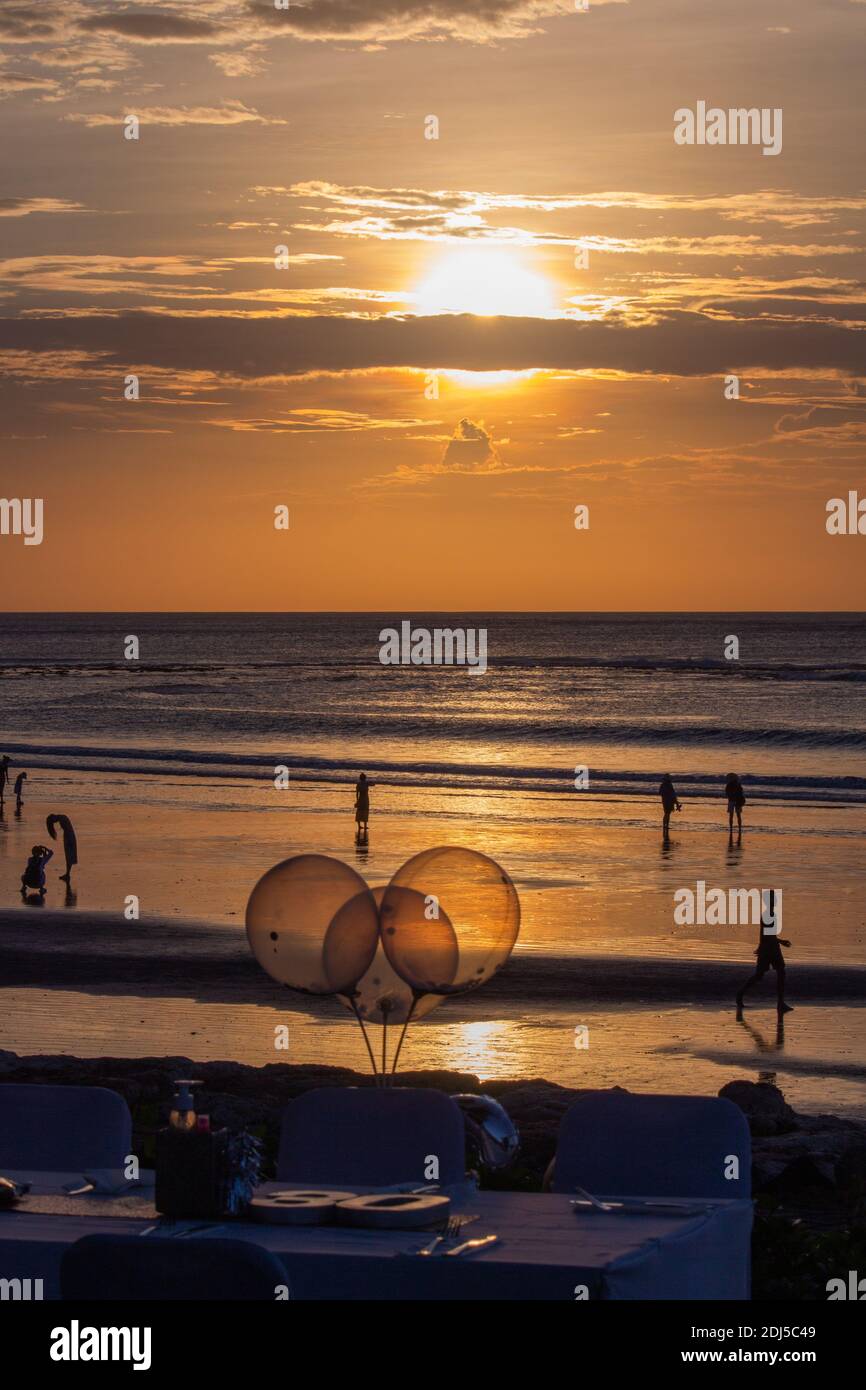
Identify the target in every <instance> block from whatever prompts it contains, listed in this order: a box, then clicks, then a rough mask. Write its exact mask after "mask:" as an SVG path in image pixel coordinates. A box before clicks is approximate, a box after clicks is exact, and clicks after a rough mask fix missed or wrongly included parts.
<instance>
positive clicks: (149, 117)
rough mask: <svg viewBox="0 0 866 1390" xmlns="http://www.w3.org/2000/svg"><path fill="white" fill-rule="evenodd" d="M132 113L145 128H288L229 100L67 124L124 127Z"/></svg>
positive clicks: (83, 117) (79, 118)
mask: <svg viewBox="0 0 866 1390" xmlns="http://www.w3.org/2000/svg"><path fill="white" fill-rule="evenodd" d="M128 114H133V115H135V116H137V117H138V119H139V121H140V122H141V124H142V125H143V126H144V125H166V126H183V125H249V124H254V125H286V122H285V121H284V120H281V119H280V118H279V117H277V116H261V115H260V114H259V112H258V111H256V110H254V108H253V107H251V106H245V105H244V103H243V102H242V101H226V102H224V103H223V105H222V106H145V107H140V108H138V109H136V110H135V111H133V112H132V113H129V112H123V113H122V114H120V115H115V116H109V115H106V114H104V113H97V112H90V113H87V114H75V115H69V116H64V117H63V119H64V120H65V121H75V122H77V123H78V124H80V125H85V126H87V127H88V128H90V129H92V128H94V127H96V126H105V125H110V126H121V125H122V124H123V121H124V117H125V116H126V115H128Z"/></svg>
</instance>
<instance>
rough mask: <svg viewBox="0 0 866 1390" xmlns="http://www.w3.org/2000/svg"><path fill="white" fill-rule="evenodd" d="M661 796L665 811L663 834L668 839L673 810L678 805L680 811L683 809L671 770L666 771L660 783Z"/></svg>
mask: <svg viewBox="0 0 866 1390" xmlns="http://www.w3.org/2000/svg"><path fill="white" fill-rule="evenodd" d="M659 796H660V797H661V799H662V811H663V812H664V816H663V819H662V835H663V836H664V837H665V839H667V838H668V835H669V834H670V828H671V811H673V809H674V807H676V809H677V810H678V811H681V810H682V809H683V808H682V806H681V805H680V803H679V799H678V797H677V793H676V788H675V787H674V784H673V781H672V780H671V774H670V773H669V772H666V773H665V775H664V777H663V778H662V780H661V782H660V784H659Z"/></svg>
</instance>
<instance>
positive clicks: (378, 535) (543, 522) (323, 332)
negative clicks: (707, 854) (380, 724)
mask: <svg viewBox="0 0 866 1390" xmlns="http://www.w3.org/2000/svg"><path fill="white" fill-rule="evenodd" d="M479 15H483V18H479V17H478V16H479ZM864 37H866V4H864V3H862V2H861V0H821V3H816V0H732V3H726V4H723V5H722V4H717V3H710V0H631V2H630V3H616V2H611V3H601V0H591V4H590V8H589V11H588V13H579V12H577V11H576V8H575V4H574V2H573V0H484V3H482V0H308V3H305V4H300V3H297V4H296V3H294V0H293V3H292V4H291V5H290V7H289V8H288V9H287V10H277V9H276V8H275V6H274V4H273V3H272V0H248V3H240V0H199V2H198V3H187V2H185V3H183V4H180V3H178V4H175V5H170V4H168V3H163V2H162V0H160V3H158V4H155V3H150V0H136V3H133V4H128V5H127V4H110V3H85V0H68V2H67V3H64V4H62V5H49V4H46V3H44V2H43V3H30V4H28V3H20V0H0V49H2V57H0V121H2V127H3V145H2V148H3V155H2V166H3V179H2V187H0V450H2V453H0V457H2V475H0V477H2V486H0V493H2V495H3V496H4V497H7V498H11V497H42V498H44V505H45V539H44V542H43V544H42V545H41V546H32V547H25V546H24V545H23V543H22V541H21V539H20V538H19V537H13V536H4V537H0V582H2V596H3V597H2V602H3V606H4V608H6V609H13V610H15V609H19V610H30V609H33V610H41V609H81V610H89V609H115V610H121V611H125V610H137V609H143V610H198V609H202V610H211V609H213V610H229V609H239V610H244V609H246V610H302V609H313V610H315V609H330V610H335V609H373V610H386V611H391V610H399V611H400V612H408V611H411V610H413V609H415V610H418V609H427V610H444V611H451V610H460V609H467V610H473V609H504V610H510V609H562V610H578V611H579V610H582V609H586V610H604V609H611V610H619V609H636V610H650V609H659V610H665V609H668V610H681V609H697V610H704V609H720V610H731V611H733V610H738V609H794V610H796V609H833V608H839V609H859V608H861V607H862V599H863V593H864V580H866V536H857V537H830V536H828V535H827V534H826V531H825V526H824V522H825V506H826V503H827V501H828V500H829V499H830V498H832V497H838V496H846V495H847V492H848V490H849V489H859V493H860V495H861V496H866V468H864V466H863V441H864V436H866V390H864V380H866V361H864V318H866V292H864V260H866V258H864V210H866V191H864V185H866V179H864V159H863V146H862V141H863V108H864V102H863V95H862V93H863V55H864ZM698 101H705V102H706V103H707V105H708V106H711V107H712V106H717V107H722V108H728V107H758V108H781V110H782V111H783V117H784V119H783V147H782V150H781V153H780V154H778V155H777V156H775V157H774V156H766V155H764V154H763V153H762V150H761V148H760V146H754V145H751V146H725V147H720V146H707V145H693V146H681V145H677V144H676V143H675V141H674V138H673V131H674V124H675V122H674V113H675V111H677V110H678V109H679V108H682V107H691V108H694V107H695V106H696V104H697V102H698ZM130 115H135V116H137V118H138V120H139V122H140V131H139V135H140V138H139V139H138V140H137V141H136V140H129V139H126V138H124V120H125V118H126V117H128V116H130ZM431 116H435V117H436V119H437V120H438V123H439V130H438V137H439V138H438V139H428V138H426V135H425V132H428V133H429V129H430V124H431V123H430V121H429V119H428V118H429V117H431ZM282 245H285V246H287V247H288V251H289V257H288V259H289V264H288V267H287V268H277V266H276V265H275V256H276V254H277V252H276V248H278V247H279V246H282ZM576 248H583V250H584V251H585V253H586V261H587V263H586V264H585V265H581V264H575V261H576ZM580 259H581V258H580V256H579V255H578V256H577V260H578V262H579V261H580ZM130 373H133V374H136V375H137V376H138V377H139V379H140V399H139V400H137V401H135V400H125V399H124V379H125V378H126V377H127V376H128V375H129V374H130ZM434 373H435V374H436V375H435V377H434V375H433V374H434ZM732 373H733V374H737V375H738V376H739V378H740V399H739V400H728V399H726V398H725V394H724V379H725V376H726V375H727V374H732ZM437 391H438V395H437V394H436V392H437ZM279 504H285V505H286V506H288V507H289V509H290V514H291V526H290V529H289V530H288V531H287V532H285V531H277V530H275V529H274V525H273V513H274V507H275V506H277V505H279ZM578 504H585V505H587V506H588V507H589V509H590V527H589V530H588V531H577V530H575V528H574V524H573V515H574V509H575V506H577V505H578Z"/></svg>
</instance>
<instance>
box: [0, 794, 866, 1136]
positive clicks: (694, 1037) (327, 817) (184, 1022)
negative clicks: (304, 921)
mask: <svg viewBox="0 0 866 1390" xmlns="http://www.w3.org/2000/svg"><path fill="white" fill-rule="evenodd" d="M49 779H51V780H53V781H55V782H56V792H55V796H54V798H53V799H52V800H50V801H49V800H46V801H41V800H38V799H37V798H36V797H34V798H33V799H32V800H31V799H28V801H27V802H26V803H25V807H24V812H23V814H22V817H21V819H20V820H17V819H16V818H15V817H14V814H13V815H12V816H10V815H9V807H8V802H7V814H6V817H5V819H4V821H3V834H2V841H0V844H2V850H0V893H2V899H3V901H4V903H10V902H12V903H15V902H16V886H17V877H16V876H17V875H18V874H20V870H21V867H22V866H23V862H24V857H26V852H27V850H28V848H29V843H30V841H31V840H32V839H33V838H34V837H35V836H37V835H41V838H42V839H45V838H46V837H45V836H44V835H42V834H41V831H40V827H42V828H43V829H44V823H45V815H46V814H47V813H48V811H49V809H55V808H56V807H59V806H65V807H67V808H68V807H69V806H70V804H71V803H72V802H74V801H77V802H78V803H79V809H78V810H77V811H76V814H75V821H74V823H75V826H76V831H77V834H78V839H79V853H80V857H81V860H82V863H81V865H80V866H79V867H78V868H76V869H75V870H74V871H73V887H72V891H71V892H67V889H66V885H65V884H63V883H62V882H60V881H59V879H58V874H59V873H60V872H62V869H63V863H62V851H58V854H57V856H56V857H55V859H54V860H52V861H51V863H50V864H49V866H48V885H49V887H48V892H47V894H46V898H45V903H44V906H35V905H34V906H31V905H27V906H23V907H22V906H14V907H11V908H6V909H4V911H3V912H2V913H0V969H2V978H3V981H4V984H3V987H2V996H0V997H2V1000H3V1008H2V1023H0V1048H2V1049H7V1050H10V1051H16V1052H19V1053H27V1054H35V1053H69V1054H73V1055H79V1056H93V1057H97V1056H122V1057H134V1056H141V1055H150V1056H159V1055H166V1056H170V1055H188V1056H192V1057H193V1058H195V1059H197V1060H201V1061H208V1060H221V1059H234V1060H236V1061H242V1062H246V1063H248V1064H250V1065H256V1066H261V1065H264V1064H266V1063H268V1062H272V1061H290V1062H292V1063H296V1064H303V1063H312V1062H318V1063H327V1064H330V1065H337V1066H349V1067H358V1068H361V1067H363V1066H364V1062H365V1056H364V1053H363V1046H362V1040H361V1037H360V1033H359V1031H358V1028H357V1025H356V1024H355V1022H354V1020H353V1019H352V1017H351V1016H350V1015H349V1014H348V1013H347V1012H346V1011H345V1010H344V1009H343V1008H342V1007H341V1006H340V1004H339V1003H337V1002H336V1001H334V1000H331V999H328V998H316V999H310V998H307V997H305V996H302V995H299V994H293V993H291V992H289V991H287V990H285V989H283V988H281V987H280V986H279V985H277V984H276V983H275V982H273V981H272V980H271V979H270V978H269V977H268V976H266V975H265V974H264V973H263V972H262V971H261V970H260V969H259V967H258V966H257V965H256V963H255V961H254V959H253V957H252V955H251V954H250V952H249V949H248V946H247V942H246V933H245V931H244V909H245V905H246V900H247V897H248V895H249V892H250V890H251V889H252V887H253V885H254V884H255V882H256V881H257V879H258V878H259V877H260V875H261V874H262V873H263V872H264V871H265V870H266V869H267V868H269V867H270V866H271V865H272V864H273V863H276V862H278V861H279V860H280V859H282V858H287V857H289V856H290V855H293V854H297V853H303V852H316V853H325V854H330V855H333V856H335V857H338V858H342V859H344V860H345V861H346V862H348V863H350V864H353V865H354V866H355V867H356V868H357V869H358V870H359V872H361V874H362V875H363V876H364V877H365V878H366V880H367V881H368V882H369V883H370V884H371V885H374V884H376V883H380V882H386V881H387V879H388V878H389V877H390V874H391V873H392V872H393V871H394V870H395V869H396V868H397V867H398V866H399V864H400V863H401V862H402V861H403V860H404V858H407V857H409V856H410V855H411V854H413V853H416V852H418V851H419V850H421V849H423V848H426V847H429V845H430V844H431V843H433V842H441V843H458V844H469V845H472V846H473V847H476V848H479V849H481V850H482V851H483V852H485V853H489V854H491V855H492V856H493V857H494V858H497V859H498V861H499V862H501V863H502V864H503V865H504V866H505V867H506V868H507V869H508V871H509V873H510V874H511V875H512V877H513V878H514V881H515V884H516V887H517V889H518V893H519V896H520V900H521V906H522V925H521V934H520V938H519V942H518V946H517V949H516V951H515V952H514V955H513V957H512V960H511V961H510V962H509V964H508V966H507V967H506V968H505V970H503V971H502V973H501V974H500V975H498V976H497V977H496V978H495V979H494V980H493V981H491V982H489V983H488V984H487V985H486V986H485V987H484V988H483V989H480V990H478V991H476V992H474V993H472V994H471V995H468V996H466V997H465V998H462V999H459V1000H456V999H455V1000H450V1001H447V1002H446V1003H445V1004H444V1005H442V1006H441V1007H440V1008H439V1009H438V1010H436V1011H435V1012H434V1013H433V1014H432V1015H430V1016H429V1017H428V1018H426V1019H423V1020H421V1021H420V1022H417V1023H415V1024H413V1025H412V1026H411V1028H410V1030H409V1036H408V1039H407V1042H406V1045H405V1048H404V1054H403V1064H404V1065H405V1066H407V1067H412V1068H433V1069H436V1068H442V1067H448V1068H451V1069H453V1070H457V1071H470V1072H473V1073H474V1074H476V1075H478V1076H479V1077H481V1079H482V1080H483V1079H485V1078H500V1079H516V1078H520V1077H521V1076H523V1077H528V1076H544V1077H547V1078H549V1079H552V1080H556V1081H558V1082H559V1083H560V1084H563V1085H568V1086H575V1087H577V1086H586V1085H590V1086H595V1085H597V1086H608V1085H615V1084H616V1085H625V1086H628V1087H632V1088H634V1089H639V1090H659V1091H673V1092H689V1091H696V1092H699V1093H702V1094H712V1093H714V1092H715V1091H717V1090H718V1089H719V1087H720V1086H722V1085H724V1084H725V1083H726V1081H728V1080H730V1079H732V1078H734V1077H748V1078H750V1079H752V1080H757V1079H759V1078H764V1077H767V1076H772V1077H776V1078H778V1079H779V1080H780V1082H781V1081H783V1082H784V1087H785V1092H786V1094H787V1095H788V1096H789V1097H790V1098H791V1101H792V1103H795V1104H796V1105H797V1106H798V1107H799V1108H801V1109H803V1110H804V1111H807V1112H808V1111H809V1110H810V1109H812V1110H821V1109H827V1108H828V1107H832V1108H833V1109H834V1110H835V1111H836V1112H837V1113H846V1114H850V1115H852V1116H866V1103H864V1099H863V1080H864V1074H866V1067H864V1066H863V1064H862V1058H863V1056H864V1043H866V1016H864V1013H863V1010H862V1007H861V1006H862V999H863V995H864V986H866V967H864V961H863V955H862V940H863V931H862V925H863V924H862V912H861V911H860V907H859V901H858V895H857V894H856V893H855V892H854V891H853V885H854V883H855V882H856V881H857V876H858V875H861V874H862V870H861V869H860V868H859V866H858V865H857V863H856V862H855V856H856V852H857V846H858V840H857V836H856V834H853V833H848V834H841V835H840V834H839V829H840V825H841V828H842V829H843V830H846V831H849V832H853V831H854V830H855V829H856V828H857V826H858V825H859V823H860V818H861V816H862V814H863V813H862V812H860V811H858V810H857V809H856V808H852V809H851V810H850V811H849V812H844V811H842V810H841V809H840V808H838V807H832V808H826V809H825V810H824V811H823V812H821V813H818V812H817V811H814V810H813V811H811V813H810V814H811V817H812V821H813V825H812V833H811V834H810V836H809V854H808V856H804V855H803V852H802V842H801V838H800V837H799V836H798V834H797V833H796V829H795V826H794V821H795V820H796V817H797V815H798V814H799V813H798V812H796V811H794V812H791V811H790V809H788V810H786V808H784V807H780V806H778V805H776V804H773V805H770V806H767V807H761V808H755V810H754V812H753V818H752V825H751V827H750V828H749V830H748V831H747V832H746V833H745V834H744V836H743V844H742V846H741V847H740V849H739V850H738V849H737V848H736V846H735V847H734V849H733V851H732V849H731V847H730V846H729V844H728V835H727V827H726V824H724V825H723V824H722V822H721V820H720V817H719V815H718V808H716V807H713V808H712V811H713V812H715V815H714V816H713V815H712V814H711V811H710V808H709V807H701V808H694V809H692V808H690V814H688V815H687V814H686V812H685V811H684V812H683V813H682V814H681V815H680V817H679V818H678V821H679V825H681V826H682V828H681V829H679V828H678V829H677V830H676V832H675V833H674V834H673V835H672V837H671V842H670V844H669V845H668V846H667V847H664V846H662V843H661V839H660V836H659V834H658V828H657V826H655V825H650V824H647V826H646V827H640V826H638V825H635V824H634V823H633V822H634V821H635V819H636V816H637V814H638V808H636V807H631V808H622V809H621V815H620V820H619V822H618V823H615V824H610V821H609V818H608V816H607V814H605V815H604V817H603V816H602V814H601V813H600V812H599V810H598V808H597V807H596V808H593V807H592V806H591V805H590V804H589V802H582V801H578V800H577V795H576V794H575V799H574V801H572V802H570V803H568V804H569V807H573V813H572V817H571V819H570V821H568V820H566V817H565V815H564V813H563V812H562V809H561V808H560V809H559V810H558V811H557V813H556V814H555V815H552V816H550V817H549V818H548V821H547V822H545V821H542V820H541V819H540V818H539V819H536V820H534V821H532V822H524V821H521V820H520V819H519V813H518V806H517V803H518V802H519V801H520V802H522V799H521V798H518V797H517V796H516V795H515V796H514V798H513V799H514V802H515V805H514V806H512V805H511V803H510V800H509V797H508V796H507V795H506V796H504V798H503V799H502V805H501V813H500V814H499V815H497V816H495V817H491V818H490V820H489V821H487V822H486V823H485V833H484V834H481V833H479V826H478V820H477V818H476V817H472V816H469V815H467V813H466V807H465V800H466V798H465V796H463V797H459V798H453V799H449V798H448V797H447V796H446V795H442V794H438V795H435V796H432V797H430V796H428V801H429V805H430V813H429V815H428V816H421V815H419V814H417V812H416V813H415V814H410V813H407V811H406V808H405V805H404V804H403V803H404V801H405V796H404V794H403V793H402V792H401V791H398V790H392V789H389V788H387V787H382V788H379V789H376V790H375V791H374V793H373V795H374V797H375V798H376V800H375V803H374V804H375V806H376V816H375V820H374V822H373V827H372V829H371V835H370V845H369V847H368V850H366V851H365V850H364V849H363V848H361V849H359V848H358V847H356V845H355V843H354V824H353V821H352V818H351V813H350V812H351V796H350V791H351V788H349V789H336V788H334V787H333V785H332V784H331V785H328V786H325V787H319V788H317V787H315V786H314V785H310V784H306V785H305V786H304V787H302V788H299V789H296V788H292V789H291V790H290V791H289V792H288V796H286V793H278V792H276V791H275V790H274V789H273V788H272V787H270V786H268V787H257V788H251V787H250V786H249V784H247V783H243V784H240V785H239V786H237V787H232V786H228V787H226V786H224V785H219V786H217V785H215V784H214V782H213V781H211V780H209V781H205V782H202V783H197V782H195V781H194V780H192V779H185V780H184V781H183V782H182V784H181V785H180V786H178V785H173V786H172V785H170V784H169V785H168V786H165V787H163V786H162V784H161V779H159V778H149V779H129V781H128V782H126V783H124V784H121V783H119V782H118V781H117V779H115V778H109V776H108V775H106V774H88V776H87V779H86V785H85V786H83V787H82V786H81V785H80V779H79V778H77V777H73V776H70V774H68V773H58V772H52V773H47V772H46V773H44V774H42V775H41V776H40V786H41V783H42V782H43V780H49ZM124 788H125V790H124ZM231 796H237V797H238V799H239V803H240V804H239V805H236V806H235V808H234V809H231V810H230V809H227V806H226V799H227V798H228V797H231ZM101 798H110V799H101ZM275 802H276V804H275ZM606 812H607V808H606V807H605V813H606ZM822 820H823V822H824V824H825V826H826V830H825V833H824V834H823V835H822V834H821V833H820V832H819V831H818V830H817V829H816V825H820V824H821V823H822ZM732 854H733V855H734V859H733V862H732ZM58 861H59V862H58ZM753 865H754V866H755V868H754V869H752V866H753ZM747 873H748V876H747ZM699 877H704V878H705V879H706V880H707V881H708V882H712V883H718V884H720V885H726V884H728V883H744V882H754V883H755V884H756V885H760V884H762V883H769V884H772V883H784V884H785V889H784V892H785V895H786V896H785V917H784V933H785V934H786V935H789V936H790V937H791V938H792V939H793V940H794V942H795V946H794V948H793V949H792V951H791V952H790V953H789V964H790V971H789V976H790V985H789V995H790V998H791V1001H792V1002H793V1003H794V1004H795V1006H796V1011H795V1013H794V1014H793V1015H791V1016H790V1018H789V1020H788V1021H787V1026H786V1028H785V1030H784V1038H783V1039H782V1038H780V1037H779V1036H778V1034H777V1026H776V1014H775V1008H774V1004H775V994H774V991H773V988H772V983H771V982H770V981H767V982H765V983H764V984H763V986H761V987H760V988H759V989H758V991H756V992H755V993H754V995H753V997H752V1002H751V1004H750V1006H749V1007H748V1008H747V1010H746V1012H745V1016H744V1019H743V1021H741V1022H738V1021H737V1019H736V1017H735V1012H734V1008H733V1000H734V994H735V992H736V988H737V987H738V985H739V984H741V983H742V980H743V979H744V978H745V976H746V975H747V974H748V973H749V972H750V970H751V968H752V962H753V960H754V957H753V955H752V951H753V949H754V942H755V940H756V936H757V933H756V931H755V930H753V929H752V928H751V927H746V928H743V927H724V928H721V927H710V926H703V927H698V926H695V927H689V928H684V927H677V926H675V924H674V919H673V909H674V903H673V893H674V891H675V890H676V888H677V887H678V886H679V885H680V884H689V883H694V882H695V880H696V879H697V878H699ZM828 884H829V885H834V884H836V885H838V892H837V894H836V900H835V901H834V902H832V905H831V906H830V907H828V906H827V905H826V904H827V899H828V897H830V898H832V893H830V894H828V889H827V885H828ZM130 895H134V896H135V897H136V898H138V901H139V911H140V917H139V919H138V920H128V919H127V917H126V916H125V915H124V914H125V912H126V911H127V910H128V908H127V906H126V903H127V899H128V898H129V897H130ZM20 901H21V900H20V896H17V902H18V903H20ZM67 902H68V905H66V904H67ZM831 927H832V931H833V941H834V949H833V951H832V953H828V952H827V949H826V941H827V932H828V930H829V929H830V928H831ZM283 1024H287V1025H288V1029H289V1032H288V1049H287V1051H286V1050H283V1049H282V1048H280V1050H277V1049H276V1047H275V1041H274V1040H275V1036H276V1032H275V1030H277V1029H278V1028H279V1026H280V1025H283ZM576 1030H580V1031H576ZM584 1030H585V1031H584Z"/></svg>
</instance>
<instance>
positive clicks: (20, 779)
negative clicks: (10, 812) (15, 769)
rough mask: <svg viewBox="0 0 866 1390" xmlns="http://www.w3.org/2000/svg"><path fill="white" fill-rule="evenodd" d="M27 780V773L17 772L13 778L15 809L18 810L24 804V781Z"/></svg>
mask: <svg viewBox="0 0 866 1390" xmlns="http://www.w3.org/2000/svg"><path fill="white" fill-rule="evenodd" d="M26 781H27V773H26V772H19V774H18V776H17V777H16V778H15V810H16V811H20V810H21V807H22V806H23V805H24V783H25V782H26Z"/></svg>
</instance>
